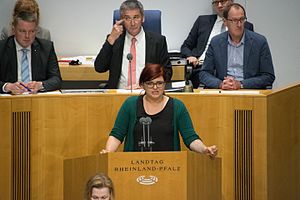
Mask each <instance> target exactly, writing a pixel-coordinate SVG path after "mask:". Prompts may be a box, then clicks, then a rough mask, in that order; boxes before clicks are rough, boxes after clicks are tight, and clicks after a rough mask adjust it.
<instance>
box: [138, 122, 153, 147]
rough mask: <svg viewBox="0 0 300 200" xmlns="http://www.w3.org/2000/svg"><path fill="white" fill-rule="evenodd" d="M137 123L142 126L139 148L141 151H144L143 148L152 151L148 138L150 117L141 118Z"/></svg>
mask: <svg viewBox="0 0 300 200" xmlns="http://www.w3.org/2000/svg"><path fill="white" fill-rule="evenodd" d="M139 121H140V123H141V124H142V126H143V136H142V138H141V141H140V142H139V146H141V151H144V148H148V149H149V151H152V145H153V144H154V142H153V141H152V138H151V136H150V124H151V123H152V119H151V118H150V117H141V118H140V120H139ZM146 128H147V130H146ZM146 132H147V145H146Z"/></svg>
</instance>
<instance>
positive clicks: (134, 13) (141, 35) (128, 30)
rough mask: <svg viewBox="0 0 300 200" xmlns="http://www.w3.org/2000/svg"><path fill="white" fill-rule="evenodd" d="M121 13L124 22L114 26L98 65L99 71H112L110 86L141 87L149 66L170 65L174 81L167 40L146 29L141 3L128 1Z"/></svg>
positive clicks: (97, 59) (101, 52)
mask: <svg viewBox="0 0 300 200" xmlns="http://www.w3.org/2000/svg"><path fill="white" fill-rule="evenodd" d="M120 14H121V20H119V21H117V22H116V23H115V24H114V26H113V28H112V31H111V33H110V34H109V35H108V37H107V39H106V41H105V43H104V44H103V46H102V49H101V50H100V52H99V54H98V56H97V58H96V60H95V63H94V65H95V70H96V71H97V72H106V71H107V70H109V80H108V85H107V86H106V87H107V88H123V89H129V88H131V86H132V87H133V88H137V87H138V82H139V81H138V78H139V76H140V73H141V71H142V69H143V68H144V66H145V64H146V63H159V64H161V65H163V66H166V67H167V68H168V79H169V80H171V76H172V67H171V63H170V61H169V56H168V48H167V42H166V38H165V37H164V36H162V35H160V34H158V33H153V32H147V31H144V30H143V27H142V24H143V22H144V9H143V5H142V4H141V3H140V2H139V1H137V0H126V1H124V2H123V3H122V5H121V6H120ZM124 28H125V30H124ZM128 54H131V56H128ZM128 58H129V59H128ZM131 59H132V60H131ZM129 60H131V67H130V64H129ZM130 69H131V71H130Z"/></svg>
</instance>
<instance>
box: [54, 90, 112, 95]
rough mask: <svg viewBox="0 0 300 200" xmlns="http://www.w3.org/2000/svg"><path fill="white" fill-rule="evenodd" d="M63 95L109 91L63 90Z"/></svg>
mask: <svg viewBox="0 0 300 200" xmlns="http://www.w3.org/2000/svg"><path fill="white" fill-rule="evenodd" d="M60 91H61V93H62V94H76V93H104V92H106V91H107V89H62V90H60Z"/></svg>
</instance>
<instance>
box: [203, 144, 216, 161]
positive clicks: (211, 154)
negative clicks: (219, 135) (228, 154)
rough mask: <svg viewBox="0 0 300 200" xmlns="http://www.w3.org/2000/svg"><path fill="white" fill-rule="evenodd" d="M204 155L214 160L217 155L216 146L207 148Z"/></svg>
mask: <svg viewBox="0 0 300 200" xmlns="http://www.w3.org/2000/svg"><path fill="white" fill-rule="evenodd" d="M205 154H206V155H208V156H209V157H211V158H214V157H216V156H217V154H218V148H217V146H216V145H213V146H209V147H206V148H205Z"/></svg>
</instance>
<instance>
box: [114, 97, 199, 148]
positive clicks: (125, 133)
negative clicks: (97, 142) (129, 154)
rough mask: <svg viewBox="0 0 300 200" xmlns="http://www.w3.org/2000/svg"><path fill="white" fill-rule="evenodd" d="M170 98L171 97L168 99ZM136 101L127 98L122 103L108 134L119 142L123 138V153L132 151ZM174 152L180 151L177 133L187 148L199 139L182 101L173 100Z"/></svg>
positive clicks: (132, 98)
mask: <svg viewBox="0 0 300 200" xmlns="http://www.w3.org/2000/svg"><path fill="white" fill-rule="evenodd" d="M170 98H171V97H170ZM137 100H138V96H132V97H128V98H127V99H126V100H125V102H124V103H123V105H122V107H121V108H120V110H119V112H118V116H117V119H116V121H115V125H114V127H113V129H112V131H111V133H110V135H111V136H114V137H115V138H117V139H118V140H120V141H121V142H123V140H124V138H125V144H124V151H133V146H134V144H133V142H134V141H133V140H134V136H133V130H134V126H135V123H136V122H138V119H137V115H136V114H137ZM173 118H174V119H173V126H174V151H180V139H179V132H180V133H181V137H182V139H183V142H184V144H185V145H186V147H188V148H189V146H190V144H191V143H192V142H193V141H194V140H196V139H200V138H199V136H198V135H197V133H196V132H195V130H194V128H193V124H192V120H191V118H190V115H189V113H188V110H187V109H186V107H185V105H184V104H183V102H182V101H180V100H178V99H174V116H173Z"/></svg>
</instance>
